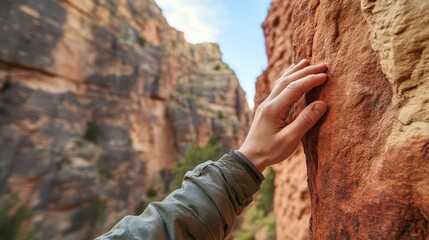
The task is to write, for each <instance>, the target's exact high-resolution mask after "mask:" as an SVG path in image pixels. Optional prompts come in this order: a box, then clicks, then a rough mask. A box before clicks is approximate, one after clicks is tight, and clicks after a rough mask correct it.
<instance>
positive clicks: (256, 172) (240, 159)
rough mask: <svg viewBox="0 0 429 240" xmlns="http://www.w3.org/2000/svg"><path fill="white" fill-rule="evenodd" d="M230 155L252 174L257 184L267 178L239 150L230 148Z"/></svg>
mask: <svg viewBox="0 0 429 240" xmlns="http://www.w3.org/2000/svg"><path fill="white" fill-rule="evenodd" d="M228 155H230V156H231V157H232V158H233V159H234V160H235V161H237V162H238V163H239V164H240V165H241V166H242V167H243V168H244V169H246V171H247V173H248V174H249V175H250V177H252V179H253V181H255V183H256V184H258V185H260V184H261V183H262V181H264V180H265V177H264V175H262V173H261V172H260V171H259V170H258V169H256V167H255V165H254V164H253V163H252V162H251V161H250V160H249V159H248V158H247V157H246V156H244V154H242V153H241V152H239V151H238V150H229V151H228Z"/></svg>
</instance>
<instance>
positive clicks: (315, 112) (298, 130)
mask: <svg viewBox="0 0 429 240" xmlns="http://www.w3.org/2000/svg"><path fill="white" fill-rule="evenodd" d="M327 108H328V106H327V105H326V103H324V102H322V101H315V102H313V103H311V104H310V105H308V106H307V107H306V108H305V109H304V110H302V112H301V113H300V114H299V115H298V117H297V118H296V119H295V120H294V121H293V122H292V123H291V124H290V125H289V126H288V127H287V128H286V129H287V130H288V135H290V136H297V137H299V138H302V137H303V136H304V134H305V133H306V132H307V131H308V130H310V128H312V127H313V126H314V125H316V123H317V122H318V121H319V119H320V118H321V117H322V116H323V114H325V112H326V110H327Z"/></svg>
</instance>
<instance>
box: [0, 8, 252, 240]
mask: <svg viewBox="0 0 429 240" xmlns="http://www.w3.org/2000/svg"><path fill="white" fill-rule="evenodd" d="M221 57H222V56H221V52H220V50H219V46H218V45H217V44H215V43H205V44H197V45H192V44H189V43H187V42H186V41H185V40H184V37H183V34H182V33H181V32H178V31H177V30H175V29H173V28H171V27H170V26H169V25H168V24H167V22H166V20H165V19H164V17H163V16H162V12H161V10H160V8H159V7H158V6H157V5H156V4H155V2H154V1H153V0H128V1H126V0H120V1H110V0H93V1H87V0H74V1H69V0H63V1H56V0H30V1H28V0H26V1H24V0H5V1H3V2H2V3H1V8H0V194H1V199H2V201H3V203H8V204H3V209H2V211H3V210H4V211H6V212H7V214H3V215H1V214H0V217H2V216H3V217H10V216H15V217H17V218H19V219H21V220H20V221H21V222H22V227H21V230H20V235H22V233H26V232H30V233H32V236H33V237H35V238H37V239H89V238H91V237H93V236H95V235H97V234H99V233H100V232H104V231H106V230H108V229H109V228H110V227H112V226H113V224H115V223H116V222H117V221H118V220H119V219H120V218H121V217H123V216H124V215H126V214H138V213H139V212H138V211H140V210H141V208H142V207H144V205H145V203H146V202H147V201H148V199H149V198H151V197H153V196H156V195H157V193H164V192H165V191H167V190H168V188H169V183H170V181H171V173H170V168H171V166H172V165H173V163H174V162H176V161H177V160H178V159H180V158H181V157H182V156H183V155H184V154H185V152H186V150H187V149H188V148H189V147H190V146H191V143H192V142H197V143H199V144H200V145H205V144H207V143H208V142H209V140H210V139H212V137H213V136H214V137H215V138H216V139H218V141H219V142H220V144H221V147H222V148H223V149H224V150H226V149H229V148H237V147H238V146H239V144H240V143H241V142H242V141H243V140H244V137H245V133H246V132H247V129H248V126H249V121H250V120H249V119H250V111H249V109H248V106H247V103H246V99H245V93H244V91H243V90H242V89H241V87H240V86H239V83H238V80H237V78H236V76H235V74H234V72H233V71H232V70H231V69H230V68H229V67H228V65H226V64H225V63H224V62H222V58H221ZM11 199H12V200H11ZM8 206H10V209H8V208H7V207H8ZM20 209H21V210H22V209H25V214H22V216H24V215H25V217H20V216H19V215H18V214H20V213H21V212H19V211H18V210H20ZM23 212H24V211H23ZM0 221H1V219H0ZM12 227H14V226H12Z"/></svg>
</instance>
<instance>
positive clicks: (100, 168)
mask: <svg viewBox="0 0 429 240" xmlns="http://www.w3.org/2000/svg"><path fill="white" fill-rule="evenodd" d="M97 173H98V175H100V177H101V178H102V180H104V181H105V180H109V179H112V177H113V176H112V173H111V172H110V168H109V164H107V162H106V160H103V159H100V160H98V162H97Z"/></svg>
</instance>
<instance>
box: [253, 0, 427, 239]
mask: <svg viewBox="0 0 429 240" xmlns="http://www.w3.org/2000/svg"><path fill="white" fill-rule="evenodd" d="M293 2H294V1H280V0H275V1H273V4H272V7H271V10H270V13H269V16H268V17H267V20H266V22H265V23H264V31H265V35H266V39H267V52H268V55H269V58H270V66H269V67H268V69H267V72H265V73H264V74H263V75H262V76H261V77H260V78H259V79H258V83H257V89H258V96H257V97H256V98H255V103H256V104H258V103H260V102H261V101H262V100H263V99H264V97H265V96H266V95H267V92H269V90H270V88H271V86H272V83H273V82H274V81H275V80H276V79H275V78H276V76H277V75H278V74H279V73H280V71H281V68H285V67H287V66H288V65H289V64H290V63H291V62H292V57H291V56H293V60H294V61H299V60H300V59H303V58H307V59H309V60H310V61H311V62H312V63H319V62H325V63H326V64H327V65H328V72H327V73H328V76H329V80H328V82H327V83H326V84H324V85H323V86H322V87H320V88H317V89H314V90H313V91H311V92H310V93H308V94H306V95H305V97H304V98H303V99H301V100H300V102H299V103H298V104H297V106H296V110H299V109H302V108H303V107H304V106H305V105H307V104H309V103H310V102H312V101H314V100H315V99H321V100H323V101H325V102H326V103H327V104H328V105H329V110H328V112H327V114H326V115H325V116H324V117H323V119H322V121H321V122H320V123H319V124H318V125H316V127H315V128H313V129H312V130H311V131H310V132H309V133H308V134H307V135H306V136H305V137H304V139H303V147H304V152H305V161H306V165H307V172H306V173H305V172H304V171H303V169H304V168H303V167H302V166H301V167H296V166H295V165H296V164H292V163H293V162H294V161H297V160H296V159H297V158H300V157H299V153H297V155H295V156H293V157H292V158H291V159H289V160H287V162H285V163H284V165H283V166H277V176H278V178H277V179H276V187H277V189H276V196H275V212H276V214H277V220H278V223H277V224H278V229H277V237H279V238H280V239H296V237H295V236H296V235H291V234H290V231H292V232H297V233H296V234H299V235H298V236H299V238H301V239H305V238H308V237H309V238H312V239H429V208H428V206H429V188H428V186H429V28H428V27H427V26H429V2H427V1H419V0H411V1H393V0H391V1H390V0H388V1H367V0H361V1H351V0H342V1H336V2H332V1H325V0H305V1H296V2H295V3H293ZM279 34H280V36H279ZM291 46H292V47H291ZM303 162H304V158H303V157H301V162H300V163H303ZM300 163H298V164H300ZM297 170H298V171H299V172H297ZM305 174H307V177H308V187H309V193H310V194H309V196H310V201H311V205H310V218H307V216H308V215H307V214H306V213H307V211H306V209H307V206H308V202H306V197H305V196H306V193H305V192H304V190H303V189H302V188H300V187H297V186H301V185H299V184H303V181H305V180H304V179H305V178H304V177H303V176H305ZM297 175H299V177H298V176H297ZM293 176H296V177H293ZM299 181H301V182H300V183H297V182H299ZM300 192H301V193H302V194H301V196H304V197H303V199H299V198H298V197H297V196H299V194H298V193H300ZM298 203H299V204H298ZM297 206H298V207H297ZM296 209H301V210H302V213H303V215H301V214H298V215H297V214H293V213H294V211H296ZM303 216H304V217H305V218H307V219H308V220H309V222H308V227H309V228H308V230H307V227H303V228H302V230H301V232H299V231H298V230H296V229H293V224H295V223H297V222H299V221H301V219H302V217H303ZM288 222H292V225H291V226H288ZM288 231H289V232H288ZM307 231H308V232H307ZM302 232H307V234H306V235H303V234H302Z"/></svg>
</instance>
